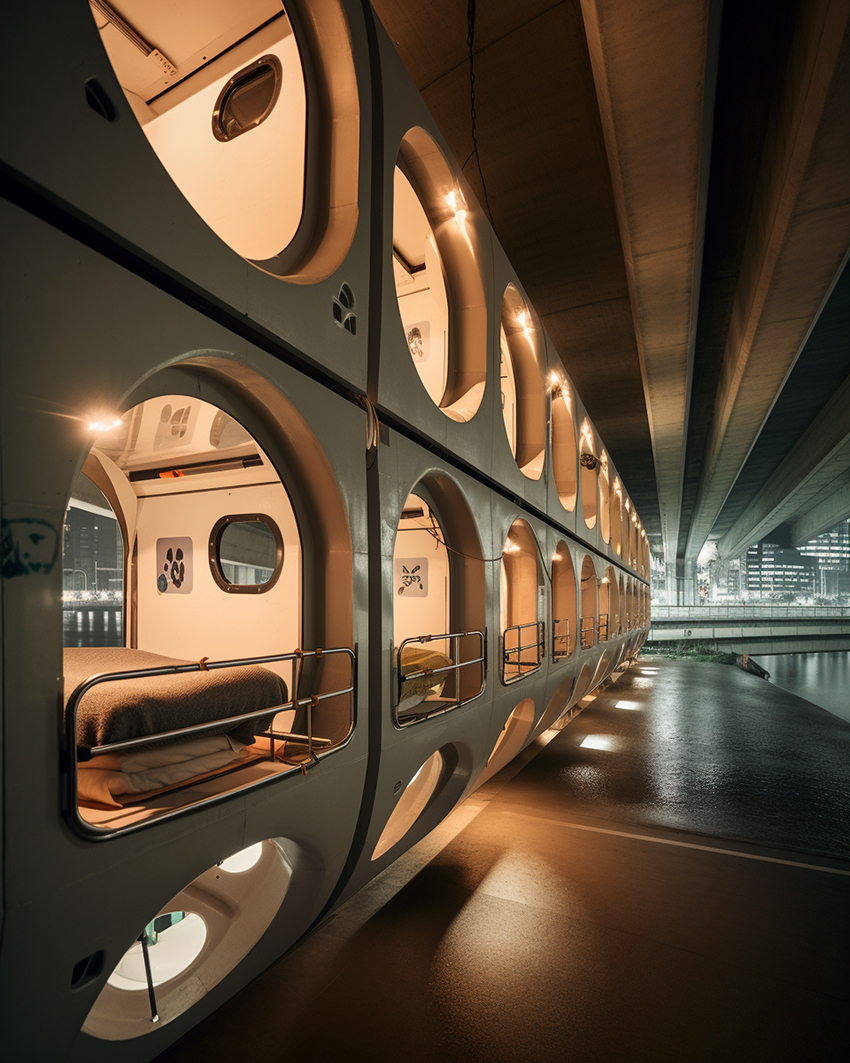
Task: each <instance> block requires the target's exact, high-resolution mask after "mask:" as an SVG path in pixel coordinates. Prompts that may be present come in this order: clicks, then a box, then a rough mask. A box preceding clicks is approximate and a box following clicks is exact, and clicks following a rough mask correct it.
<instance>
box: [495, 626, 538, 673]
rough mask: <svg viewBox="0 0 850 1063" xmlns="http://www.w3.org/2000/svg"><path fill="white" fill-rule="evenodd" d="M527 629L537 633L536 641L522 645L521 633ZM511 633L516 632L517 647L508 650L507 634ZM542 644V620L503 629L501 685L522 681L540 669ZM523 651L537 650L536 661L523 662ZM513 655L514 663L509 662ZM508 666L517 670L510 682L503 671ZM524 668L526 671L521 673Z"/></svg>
mask: <svg viewBox="0 0 850 1063" xmlns="http://www.w3.org/2000/svg"><path fill="white" fill-rule="evenodd" d="M527 628H535V629H536V631H537V639H536V640H535V641H534V642H528V643H525V644H523V643H522V632H523V631H525V630H526V629H527ZM511 631H516V633H517V645H516V646H512V647H511V648H510V649H508V647H507V645H506V643H507V638H508V634H509V633H510V632H511ZM544 642H545V627H544V624H543V621H542V620H532V621H530V622H529V623H527V624H513V625H511V627H507V628H505V630H504V631H503V632H502V682H503V683H508V682H511V683H513V682H515V681H516V680H517V679H522V678H523V677H524V676H526V675H530V674H531V672H534V671H536V670H537V669H538V668H539V667H540V665H541V663H542V661H543V655H544ZM523 650H537V659H536V660H533V661H523V660H522V652H523ZM513 654H516V655H517V660H516V661H511V660H510V658H511V656H512V655H513ZM509 664H513V665H514V666H515V667H516V668H518V669H519V675H516V676H514V677H513V679H510V680H509V679H506V678H505V671H506V669H507V666H508V665H509ZM524 668H525V669H527V671H525V672H523V669H524Z"/></svg>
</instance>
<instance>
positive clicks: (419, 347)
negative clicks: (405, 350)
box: [407, 321, 431, 362]
mask: <svg viewBox="0 0 850 1063" xmlns="http://www.w3.org/2000/svg"><path fill="white" fill-rule="evenodd" d="M407 346H408V347H409V348H410V353H411V354H412V355H413V360H414V362H427V361H428V358H429V357H430V354H431V325H430V324H429V323H428V322H427V321H417V322H416V324H415V325H411V326H410V328H409V329H408V330H407Z"/></svg>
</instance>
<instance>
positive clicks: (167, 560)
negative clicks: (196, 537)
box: [156, 535, 192, 594]
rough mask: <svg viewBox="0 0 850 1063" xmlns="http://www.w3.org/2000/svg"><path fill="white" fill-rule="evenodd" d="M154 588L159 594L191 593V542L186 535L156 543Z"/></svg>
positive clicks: (160, 540)
mask: <svg viewBox="0 0 850 1063" xmlns="http://www.w3.org/2000/svg"><path fill="white" fill-rule="evenodd" d="M156 573H157V575H156V587H157V590H158V591H159V592H160V593H161V594H190V593H191V591H192V540H191V539H190V538H189V536H188V535H183V536H180V537H179V538H171V539H157V541H156Z"/></svg>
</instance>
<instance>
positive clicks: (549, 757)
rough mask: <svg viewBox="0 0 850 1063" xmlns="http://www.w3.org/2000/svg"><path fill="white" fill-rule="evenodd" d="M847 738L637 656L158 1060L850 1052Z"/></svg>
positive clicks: (814, 717) (735, 680) (825, 717)
mask: <svg viewBox="0 0 850 1063" xmlns="http://www.w3.org/2000/svg"><path fill="white" fill-rule="evenodd" d="M848 902H850V724H848V723H846V722H844V721H843V720H840V719H839V718H837V717H836V716H834V715H832V714H830V713H828V712H826V711H825V710H822V709H819V708H817V707H816V706H814V705H811V704H810V703H808V702H806V701H803V700H802V699H800V698H798V697H796V696H795V695H793V694H790V693H788V692H786V691H784V690H781V689H778V688H776V687H775V686H773V685H771V684H769V683H766V682H765V681H763V680H761V679H758V678H757V677H755V676H753V675H749V674H747V673H744V672H742V671H740V670H738V669H735V668H733V667H730V666H726V665H719V664H708V663H696V662H688V661H668V660H662V659H659V658H656V659H653V658H644V657H642V658H640V660H639V662H638V664H637V665H636V666H635V667H633V668H631V669H629V670H627V671H626V672H624V673H623V674H622V675H621V676H620V677H619V679H618V680H617V681H616V682H615V683H613V684H611V685H609V686H608V687H606V688H605V689H604V690H603V691H602V692H601V693H600V694H599V695H598V696H597V697H596V698H595V699H593V700H591V701H590V702H589V703H588V704H587V706H586V707H585V708H584V710H583V711H582V712H581V713H580V714H579V715H578V716H576V717H575V718H574V719H573V720H571V721H570V722H569V723H568V724H567V725H566V726H565V727H563V729H562V730H560V731H558V732H548V733H547V735H546V736H544V737H543V738H542V739H541V740H539V741H538V742H537V743H535V744H534V746H532V747H530V748H529V749H528V750H526V751H525V752H524V753H523V754H522V756H521V757H520V758H519V759H518V761H515V762H514V763H513V764H511V765H510V766H509V767H508V768H506V769H505V770H504V771H503V772H501V773H500V774H499V775H498V776H496V777H495V778H494V779H492V780H491V781H490V782H489V783H488V784H486V785H485V786H484V787H482V789H480V790H479V791H478V792H477V793H476V794H474V795H473V796H472V797H471V798H469V799H468V800H467V801H466V802H465V803H464V804H463V805H462V806H460V807H459V808H458V809H457V810H456V811H455V812H454V813H453V814H452V816H450V817H449V818H448V819H447V820H446V821H445V822H444V823H443V824H442V825H441V826H440V827H439V828H438V829H437V830H436V831H435V832H434V833H433V834H432V835H430V836H429V837H428V838H426V839H425V840H424V841H423V842H421V843H420V844H419V845H418V846H416V847H415V848H414V849H412V850H411V851H410V852H409V853H408V854H406V855H405V856H404V857H402V858H401V859H400V860H398V861H396V863H395V864H393V865H392V866H391V867H390V868H388V869H387V871H386V872H384V873H383V874H382V875H381V876H380V877H379V878H378V879H377V880H376V881H375V882H373V883H372V884H370V885H369V886H368V887H367V888H365V889H364V890H362V891H361V892H360V893H359V894H358V895H357V896H356V897H354V898H353V899H352V900H350V901H349V902H348V903H347V904H345V905H344V906H343V907H342V908H340V909H339V911H338V912H336V913H335V914H334V915H333V916H331V918H330V919H329V920H328V921H327V922H326V923H325V924H324V925H323V926H321V927H320V928H319V929H318V930H317V931H316V932H314V933H313V934H312V935H311V936H310V937H308V938H307V939H306V940H305V941H304V942H303V943H302V944H301V945H300V946H298V947H297V948H296V949H294V950H293V951H292V952H290V953H289V954H288V955H287V956H285V957H284V958H283V959H282V960H281V961H279V962H278V963H276V964H275V965H274V966H273V967H271V968H270V969H269V970H268V971H266V972H265V974H263V975H262V976H261V977H260V978H259V979H257V980H256V981H255V982H254V983H253V984H252V985H251V986H249V987H248V988H247V989H246V990H245V991H243V992H242V993H240V994H238V995H237V996H236V997H234V998H233V999H232V1000H231V1001H229V1002H228V1003H227V1004H226V1005H224V1006H223V1007H222V1008H221V1009H220V1010H219V1011H218V1012H216V1013H215V1014H214V1015H213V1016H212V1017H210V1018H209V1019H208V1020H206V1021H205V1022H204V1023H202V1024H201V1025H199V1026H198V1027H197V1028H196V1029H195V1030H193V1031H191V1032H190V1033H189V1034H187V1035H186V1036H185V1037H183V1039H182V1040H181V1041H179V1042H178V1043H177V1044H175V1045H174V1046H173V1047H172V1048H171V1049H169V1050H167V1051H166V1052H164V1053H163V1054H162V1055H160V1057H159V1063H244V1061H245V1060H251V1063H272V1061H274V1063H278V1061H284V1060H297V1061H298V1063H329V1061H333V1063H335V1061H340V1063H359V1061H361V1060H362V1061H367V1060H368V1061H384V1060H386V1061H401V1063H478V1061H481V1063H526V1061H534V1063H550V1061H551V1063H555V1061H557V1063H563V1061H565V1060H575V1061H580V1063H585V1061H587V1063H590V1061H593V1063H608V1061H611V1063H620V1061H628V1063H634V1061H641V1060H646V1061H656V1060H665V1061H667V1060H669V1061H671V1063H683V1061H687V1063H692V1061H703V1060H705V1061H709V1060H710V1061H712V1063H716V1061H718V1060H722V1061H724V1063H730V1061H742V1063H743V1061H747V1063H753V1061H756V1060H770V1061H771V1063H782V1061H786V1060H787V1061H789V1063H791V1061H794V1063H797V1061H802V1060H805V1061H806V1063H820V1061H824V1063H827V1061H832V1060H838V1059H843V1058H846V1057H845V1055H844V1053H845V1050H846V1047H847V1037H848V1020H847V1015H848V1013H850V977H848V963H850V955H849V954H848V945H850V903H848Z"/></svg>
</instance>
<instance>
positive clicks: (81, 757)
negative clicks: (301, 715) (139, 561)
mask: <svg viewBox="0 0 850 1063" xmlns="http://www.w3.org/2000/svg"><path fill="white" fill-rule="evenodd" d="M336 654H343V655H344V656H347V657H348V658H349V661H350V665H351V668H350V676H351V681H350V684H349V685H348V686H347V687H344V688H342V689H340V690H332V691H326V692H325V693H323V694H311V695H309V696H307V697H301V696H300V695H299V690H298V687H299V681H300V675H301V666H302V665H303V661H304V659H305V658H316V659H320V658H322V657H330V656H334V655H336ZM286 661H289V662H290V663H291V665H292V673H291V683H290V687H289V690H290V692H291V693H292V697H291V698H290V699H289V700H288V701H286V702H284V703H283V704H280V705H269V706H267V707H266V708H263V709H256V710H252V711H251V712H246V713H240V714H239V715H238V716H223V717H221V718H219V719H217V720H207V721H206V722H204V723H199V724H190V725H188V726H186V727H178V728H174V729H172V730H170V731H157V732H153V733H151V734H148V735H143V736H141V737H137V738H128V739H125V740H123V741H120V742H108V743H104V744H103V745H99V746H80V745H78V744H77V715H78V711H79V706H80V702H81V701H82V699H83V698H84V697H85V695H86V694H87V693H88V692H89V691H90V690H91V689H92V688H93V687H96V686H98V685H100V684H101V683H111V682H121V681H122V680H126V679H152V678H155V677H157V676H166V675H182V674H185V673H191V672H202V671H215V670H217V669H219V668H239V667H243V666H245V665H255V664H277V663H283V662H286ZM356 666H357V654H356V652H355V651H354V650H351V649H349V648H348V647H345V646H342V647H334V648H331V649H323V648H317V649H315V650H294V651H292V652H291V653H278V654H266V655H264V656H261V657H243V658H238V659H234V660H228V661H206V660H205V661H198V662H192V663H191V664H177V665H166V666H164V667H161V668H137V669H127V670H125V671H122V672H101V673H98V674H97V675H93V676H90V677H89V678H88V679H85V680H83V682H82V683H80V684H78V685H77V687H75V689H74V690H73V691H72V692H71V694H70V696H69V698H68V702H67V705H66V707H65V748H64V749H63V751H62V758H61V759H62V764H61V768H62V770H63V771H64V772H65V773H66V774H67V785H66V786H65V788H64V792H65V798H66V801H67V808H66V809H64V810H63V811H64V812H65V813H66V815H71V816H72V818H73V820H74V825H75V826H76V827H77V828H78V829H80V830H81V831H82V832H83V833H84V834H85V835H86V836H88V837H97V838H103V837H114V836H115V835H116V834H123V833H127V832H128V831H129V830H133V829H139V828H140V827H141V826H144V825H147V823H148V822H160V821H161V820H163V819H171V818H173V817H174V816H176V815H180V814H181V813H183V812H184V811H185V810H186V808H188V807H190V806H184V808H178V809H171V810H169V811H168V812H163V813H162V814H161V815H158V816H157V817H156V818H155V820H153V821H147V822H146V823H145V824H135V825H132V826H131V827H127V828H118V829H115V830H111V831H108V832H107V831H106V830H104V829H103V828H96V829H92V828H91V826H90V825H89V824H88V823H86V822H85V821H84V820H83V819H82V818H81V817H80V815H79V808H78V804H77V783H78V778H77V775H78V773H77V763H78V761H87V760H91V759H92V758H94V757H98V756H103V755H105V754H107V753H118V752H122V751H124V750H128V749H136V748H138V747H141V746H146V745H151V744H152V743H154V742H165V741H169V740H171V739H174V738H181V737H183V736H185V735H190V734H203V733H205V732H207V731H211V730H214V729H216V728H221V727H222V726H223V725H225V726H228V727H230V726H231V725H233V724H238V723H242V722H245V721H248V720H254V719H257V718H258V717H262V716H268V717H272V718H273V717H274V716H275V714H276V713H278V712H282V711H285V710H287V709H295V710H297V709H299V708H306V709H307V734H306V735H299V734H293V733H291V732H284V731H274V730H273V729H272V725H271V724H270V725H269V726H268V727H267V728H266V729H265V730H264V731H260V732H258V736H259V737H264V738H265V737H267V738H269V739H270V742H269V758H270V759H271V760H274V759H275V752H276V751H275V741H276V740H289V741H293V742H301V743H305V744H306V746H307V755H308V758H309V761H310V762H311V763H315V762H316V761H317V760H318V757H317V755H316V753H315V752H314V747H316V746H319V747H323V748H327V747H329V746H331V745H332V744H333V743H332V742H331V740H330V739H325V738H319V737H316V736H314V735H313V709H314V708H315V707H316V706H317V705H318V703H319V702H321V701H325V700H328V699H330V698H336V697H342V696H344V695H346V694H348V695H351V699H352V706H351V708H352V720H353V719H354V715H355V711H356V705H355V701H356ZM296 768H299V769H300V768H301V765H293V768H292V770H295V769H296ZM267 781H268V779H261V780H257V781H256V782H254V783H249V784H248V785H247V786H245V787H240V789H250V788H251V786H257V785H260V784H261V783H263V782H267ZM225 796H227V795H226V794H217V795H214V796H213V797H210V798H207V799H205V800H203V801H198V802H193V805H192V806H191V807H197V806H198V805H206V804H210V803H212V802H214V801H216V800H220V799H222V798H223V797H225Z"/></svg>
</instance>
